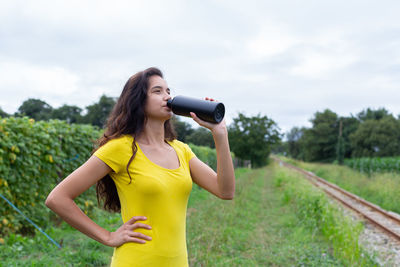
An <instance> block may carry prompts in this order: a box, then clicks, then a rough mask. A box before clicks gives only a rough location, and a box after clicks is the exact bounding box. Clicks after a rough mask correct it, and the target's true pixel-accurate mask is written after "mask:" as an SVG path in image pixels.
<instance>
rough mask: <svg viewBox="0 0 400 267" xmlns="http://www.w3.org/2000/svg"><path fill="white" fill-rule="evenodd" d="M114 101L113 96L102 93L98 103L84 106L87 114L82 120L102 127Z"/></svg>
mask: <svg viewBox="0 0 400 267" xmlns="http://www.w3.org/2000/svg"><path fill="white" fill-rule="evenodd" d="M115 103H116V100H115V98H113V97H108V96H106V95H102V96H101V97H100V100H99V102H98V103H94V104H92V105H89V106H87V107H86V110H87V114H86V115H85V116H84V117H83V122H84V123H90V124H92V125H95V126H98V127H100V128H103V127H104V125H105V123H106V121H107V117H108V115H109V114H110V112H111V110H112V109H113V107H114V105H115Z"/></svg>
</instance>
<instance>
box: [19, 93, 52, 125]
mask: <svg viewBox="0 0 400 267" xmlns="http://www.w3.org/2000/svg"><path fill="white" fill-rule="evenodd" d="M52 111H53V108H52V107H51V106H50V105H49V104H47V103H46V102H44V101H42V100H40V99H33V98H29V99H28V100H25V101H24V102H23V103H22V105H21V106H20V107H19V108H18V112H17V113H16V115H18V116H28V117H29V118H32V119H34V120H37V121H38V120H48V119H50V118H51V113H52Z"/></svg>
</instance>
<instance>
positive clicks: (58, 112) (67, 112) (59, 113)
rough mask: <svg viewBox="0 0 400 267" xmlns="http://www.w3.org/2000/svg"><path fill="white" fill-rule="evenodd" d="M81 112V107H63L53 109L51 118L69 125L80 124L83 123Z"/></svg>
mask: <svg viewBox="0 0 400 267" xmlns="http://www.w3.org/2000/svg"><path fill="white" fill-rule="evenodd" d="M81 112H82V109H81V108H80V107H77V106H69V105H63V106H61V107H59V108H56V109H53V112H52V114H51V117H52V119H58V120H64V121H66V122H67V123H80V122H81V121H82V116H81Z"/></svg>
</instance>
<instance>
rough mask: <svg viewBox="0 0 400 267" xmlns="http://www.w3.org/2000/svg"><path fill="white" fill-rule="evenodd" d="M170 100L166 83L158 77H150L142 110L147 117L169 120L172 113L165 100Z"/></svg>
mask: <svg viewBox="0 0 400 267" xmlns="http://www.w3.org/2000/svg"><path fill="white" fill-rule="evenodd" d="M170 98H171V96H170V89H169V88H168V85H167V82H166V81H165V80H164V79H163V78H161V77H160V76H158V75H153V76H151V77H150V78H149V86H148V89H147V99H146V105H145V109H144V110H145V112H146V115H147V117H148V118H149V119H150V118H154V119H159V120H164V121H165V120H168V119H170V118H171V117H172V111H171V109H170V108H169V107H168V106H167V100H168V99H170Z"/></svg>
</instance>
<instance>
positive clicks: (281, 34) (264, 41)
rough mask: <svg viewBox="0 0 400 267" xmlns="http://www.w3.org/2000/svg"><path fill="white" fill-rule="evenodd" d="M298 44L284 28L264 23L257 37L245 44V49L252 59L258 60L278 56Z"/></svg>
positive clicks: (296, 39)
mask: <svg viewBox="0 0 400 267" xmlns="http://www.w3.org/2000/svg"><path fill="white" fill-rule="evenodd" d="M299 42H300V40H299V39H298V38H297V37H295V36H294V35H292V34H289V33H288V32H287V31H286V29H285V27H283V26H280V25H279V26H278V25H277V23H272V22H266V24H265V25H264V26H263V27H262V28H261V30H260V32H259V33H258V34H257V36H255V37H254V38H253V39H250V40H249V41H248V42H247V49H248V52H249V54H250V56H251V57H252V58H254V59H257V58H258V59H260V58H263V57H270V56H274V55H279V54H281V53H283V52H285V51H286V50H288V49H289V48H290V47H293V46H295V45H296V44H297V43H299Z"/></svg>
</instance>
